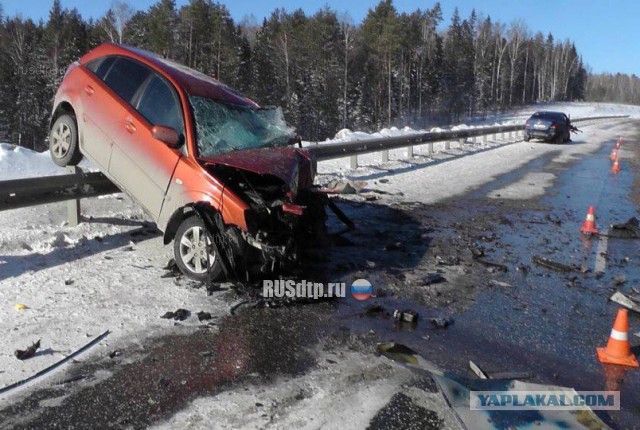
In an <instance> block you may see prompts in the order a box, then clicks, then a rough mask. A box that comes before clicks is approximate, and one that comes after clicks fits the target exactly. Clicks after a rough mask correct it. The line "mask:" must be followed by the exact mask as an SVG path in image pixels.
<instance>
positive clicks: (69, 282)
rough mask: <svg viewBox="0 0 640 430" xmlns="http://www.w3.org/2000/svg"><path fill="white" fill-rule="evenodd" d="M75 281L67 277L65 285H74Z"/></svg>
mask: <svg viewBox="0 0 640 430" xmlns="http://www.w3.org/2000/svg"><path fill="white" fill-rule="evenodd" d="M74 282H75V281H74V280H73V279H66V280H65V281H64V285H66V286H67V287H68V286H69V285H73V283H74Z"/></svg>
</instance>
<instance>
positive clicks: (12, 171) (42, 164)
mask: <svg viewBox="0 0 640 430" xmlns="http://www.w3.org/2000/svg"><path fill="white" fill-rule="evenodd" d="M80 167H82V168H83V169H85V170H92V171H93V170H97V169H96V167H95V166H94V165H93V164H92V163H91V162H90V161H89V160H87V159H86V158H85V159H83V160H82V162H81V163H80ZM64 174H68V172H67V171H66V169H63V168H62V167H60V166H58V165H56V164H54V162H53V161H51V155H50V154H49V151H44V152H36V151H33V150H31V149H27V148H23V147H21V146H16V145H12V144H10V143H0V181H6V180H10V179H22V178H35V177H41V176H53V175H64Z"/></svg>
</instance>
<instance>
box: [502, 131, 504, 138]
mask: <svg viewBox="0 0 640 430" xmlns="http://www.w3.org/2000/svg"><path fill="white" fill-rule="evenodd" d="M504 139H505V137H504V131H503V132H502V140H504Z"/></svg>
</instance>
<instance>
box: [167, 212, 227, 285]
mask: <svg viewBox="0 0 640 430" xmlns="http://www.w3.org/2000/svg"><path fill="white" fill-rule="evenodd" d="M207 248H208V251H209V259H208V260H209V261H208V262H207V257H206V255H207ZM173 255H174V259H175V261H176V264H177V265H178V268H179V269H180V271H181V272H182V273H183V274H184V275H185V276H186V277H188V278H191V279H193V280H196V281H199V282H207V281H209V280H211V281H215V280H217V279H218V278H220V275H221V273H222V266H221V265H220V259H219V258H218V255H217V254H216V251H215V248H214V246H213V243H212V242H211V234H210V233H209V232H207V230H206V228H205V226H204V223H203V222H202V220H201V219H200V217H198V216H196V215H194V216H190V217H189V218H186V219H185V220H183V221H182V223H181V224H180V226H179V227H178V230H177V231H176V237H175V239H174V241H173ZM209 267H211V271H209Z"/></svg>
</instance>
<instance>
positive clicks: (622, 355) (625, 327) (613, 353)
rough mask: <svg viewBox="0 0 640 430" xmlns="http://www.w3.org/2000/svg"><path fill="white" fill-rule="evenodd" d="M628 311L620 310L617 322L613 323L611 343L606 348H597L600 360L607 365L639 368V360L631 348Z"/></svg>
mask: <svg viewBox="0 0 640 430" xmlns="http://www.w3.org/2000/svg"><path fill="white" fill-rule="evenodd" d="M627 312H628V311H627V310H626V309H624V308H620V309H619V310H618V315H617V316H616V321H615V322H614V323H613V328H612V329H611V335H610V336H609V342H607V347H606V348H597V349H596V351H597V352H598V360H600V363H605V364H620V365H622V366H629V367H638V366H640V365H639V364H638V360H637V359H636V356H635V355H633V353H632V352H631V347H630V346H629V339H628V336H629V335H628V332H629V317H628V315H627Z"/></svg>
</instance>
